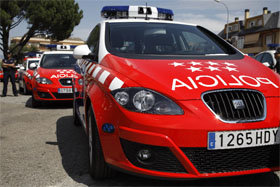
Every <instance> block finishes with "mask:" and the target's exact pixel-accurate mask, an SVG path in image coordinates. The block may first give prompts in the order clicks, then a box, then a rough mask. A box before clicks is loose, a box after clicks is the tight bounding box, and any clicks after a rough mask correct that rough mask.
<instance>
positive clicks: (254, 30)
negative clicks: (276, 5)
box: [219, 7, 280, 55]
mask: <svg viewBox="0 0 280 187" xmlns="http://www.w3.org/2000/svg"><path fill="white" fill-rule="evenodd" d="M226 27H227V25H225V27H224V29H223V31H221V32H220V34H219V35H220V36H221V37H222V38H225V37H226ZM228 35H229V40H230V42H231V43H232V44H233V45H234V46H235V47H237V48H238V49H239V50H241V51H242V52H243V53H246V54H249V55H255V54H257V53H259V52H262V51H266V50H269V49H273V48H275V47H277V46H280V11H278V12H274V13H271V12H270V11H268V9H267V7H264V8H263V13H262V14H261V15H258V16H254V17H250V10H249V9H246V10H245V15H244V20H242V21H239V18H235V21H234V22H232V23H229V24H228Z"/></svg>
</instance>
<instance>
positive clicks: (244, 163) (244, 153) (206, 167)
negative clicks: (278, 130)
mask: <svg viewBox="0 0 280 187" xmlns="http://www.w3.org/2000/svg"><path fill="white" fill-rule="evenodd" d="M279 147H280V145H279V144H277V145H270V146H260V147H250V148H239V149H224V150H207V148H181V149H182V151H183V152H184V153H185V155H186V156H187V157H188V158H189V159H190V161H191V162H192V163H193V164H194V166H195V167H196V168H197V170H198V171H199V172H200V173H223V172H234V171H245V170H252V169H262V168H271V167H277V166H279Z"/></svg>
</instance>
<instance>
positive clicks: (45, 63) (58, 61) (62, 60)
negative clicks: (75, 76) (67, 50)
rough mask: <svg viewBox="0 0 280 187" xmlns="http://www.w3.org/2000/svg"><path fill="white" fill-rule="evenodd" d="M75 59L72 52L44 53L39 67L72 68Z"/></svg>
mask: <svg viewBox="0 0 280 187" xmlns="http://www.w3.org/2000/svg"><path fill="white" fill-rule="evenodd" d="M75 64H76V59H75V58H74V57H73V55H72V54H45V55H43V57H42V61H41V64H40V67H42V68H46V69H65V68H71V69H72V68H74V65H75Z"/></svg>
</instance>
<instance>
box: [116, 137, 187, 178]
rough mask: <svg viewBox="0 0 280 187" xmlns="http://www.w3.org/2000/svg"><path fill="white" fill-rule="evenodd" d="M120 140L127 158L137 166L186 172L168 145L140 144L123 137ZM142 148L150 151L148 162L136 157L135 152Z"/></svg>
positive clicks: (163, 170)
mask: <svg viewBox="0 0 280 187" xmlns="http://www.w3.org/2000/svg"><path fill="white" fill-rule="evenodd" d="M120 141H121V145H122V148H123V151H124V153H125V155H126V157H127V159H128V160H129V161H130V162H131V163H132V164H133V165H135V166H137V167H140V168H144V169H149V170H155V171H162V172H174V173H186V170H185V169H184V167H183V166H182V165H181V163H180V162H179V161H178V160H177V158H176V157H175V156H174V155H173V153H172V152H171V151H170V149H169V148H168V147H162V146H153V145H147V144H140V143H136V142H131V141H128V140H125V139H120ZM143 149H148V150H150V151H151V152H152V157H151V160H149V162H142V161H140V160H139V159H137V153H138V152H139V151H140V150H143Z"/></svg>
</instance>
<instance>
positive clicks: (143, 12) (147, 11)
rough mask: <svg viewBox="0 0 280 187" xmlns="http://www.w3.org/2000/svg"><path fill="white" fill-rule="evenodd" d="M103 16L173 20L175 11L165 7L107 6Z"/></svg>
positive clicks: (104, 8) (109, 17)
mask: <svg viewBox="0 0 280 187" xmlns="http://www.w3.org/2000/svg"><path fill="white" fill-rule="evenodd" d="M101 16H102V17H104V18H108V19H113V18H115V19H121V18H145V19H159V20H173V16H174V14H173V11H172V10H170V9H165V8H157V7H150V6H105V7H103V8H102V10H101Z"/></svg>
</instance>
